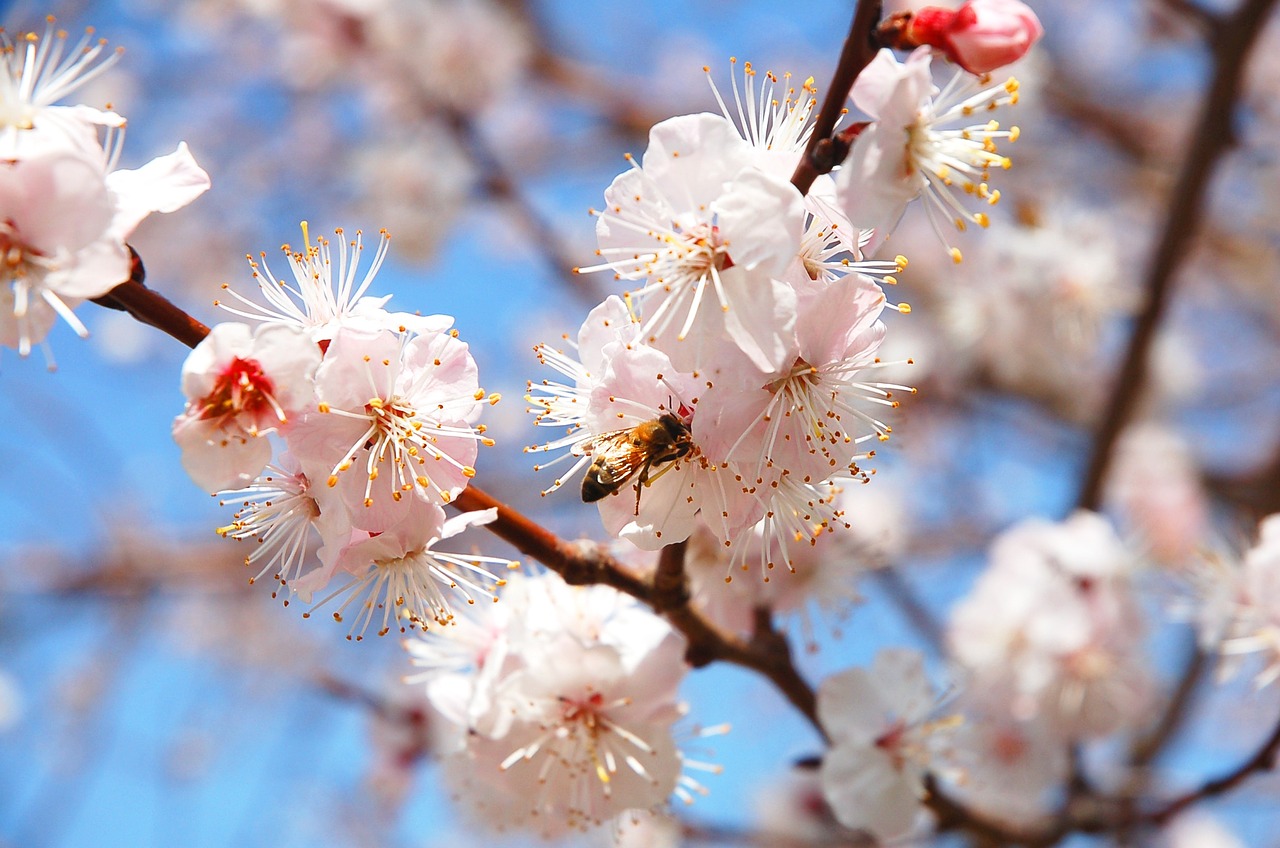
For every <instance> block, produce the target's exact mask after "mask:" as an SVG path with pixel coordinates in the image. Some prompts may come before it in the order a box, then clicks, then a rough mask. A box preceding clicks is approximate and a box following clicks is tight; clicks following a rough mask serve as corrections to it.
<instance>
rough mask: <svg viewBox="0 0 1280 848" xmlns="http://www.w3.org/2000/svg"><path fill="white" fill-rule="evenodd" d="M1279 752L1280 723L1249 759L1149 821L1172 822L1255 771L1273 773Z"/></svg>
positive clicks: (1151, 814)
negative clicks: (1180, 814)
mask: <svg viewBox="0 0 1280 848" xmlns="http://www.w3.org/2000/svg"><path fill="white" fill-rule="evenodd" d="M1278 753H1280V721H1278V722H1276V725H1275V727H1273V728H1272V729H1271V735H1270V736H1268V737H1267V739H1266V741H1264V742H1263V743H1262V746H1261V747H1260V748H1258V750H1257V751H1256V752H1255V753H1254V755H1253V756H1251V757H1250V758H1249V759H1247V760H1245V761H1244V762H1243V763H1241V764H1240V765H1238V766H1236V767H1235V768H1233V769H1232V770H1231V771H1229V772H1227V773H1226V774H1224V775H1222V776H1221V777H1217V778H1214V779H1213V780H1209V781H1206V782H1205V783H1204V784H1203V785H1201V786H1200V788H1199V789H1196V790H1193V791H1191V792H1188V793H1187V794H1186V795H1182V796H1180V797H1178V798H1175V799H1174V800H1172V801H1170V802H1169V803H1168V804H1166V805H1165V806H1164V807H1161V808H1160V809H1159V810H1156V811H1155V812H1154V813H1150V814H1149V815H1147V816H1146V817H1145V820H1146V821H1149V822H1151V823H1152V824H1156V825H1163V824H1166V823H1168V822H1169V821H1170V820H1171V819H1173V818H1174V817H1175V816H1176V815H1178V813H1180V812H1182V811H1183V810H1185V809H1186V808H1187V807H1190V806H1191V805H1193V804H1195V803H1197V802H1199V801H1203V800H1205V799H1206V798H1212V797H1214V796H1215V795H1221V794H1223V793H1224V792H1227V791H1229V790H1231V789H1234V788H1235V787H1237V786H1239V785H1240V784H1241V783H1243V782H1244V781H1245V779H1246V778H1248V777H1249V776H1250V775H1252V774H1254V773H1255V772H1260V771H1271V770H1272V769H1274V768H1275V767H1276V755H1277V754H1278Z"/></svg>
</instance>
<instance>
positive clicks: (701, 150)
mask: <svg viewBox="0 0 1280 848" xmlns="http://www.w3.org/2000/svg"><path fill="white" fill-rule="evenodd" d="M751 162H752V152H751V145H750V144H748V143H747V142H746V141H744V140H743V139H742V136H740V135H739V134H738V130H737V128H736V127H734V126H733V124H731V123H730V122H729V121H728V120H726V119H725V118H724V116H722V115H711V114H708V113H705V112H704V113H701V114H697V115H679V116H677V117H674V118H668V119H667V120H665V121H661V122H659V123H657V124H655V125H654V127H653V129H651V130H649V147H648V148H647V149H646V150H645V153H644V162H643V167H644V172H645V174H647V175H648V176H649V177H651V178H652V179H653V180H654V181H655V182H656V183H657V184H658V185H660V186H661V187H662V188H663V190H664V192H665V193H666V195H667V198H668V199H669V200H671V201H672V202H674V203H677V204H678V205H679V206H680V208H681V209H685V210H688V209H691V208H693V207H696V206H698V205H700V204H705V203H710V202H711V201H712V200H714V199H715V198H716V197H718V196H719V195H720V194H721V192H723V190H724V185H725V183H727V182H729V181H730V180H732V179H733V178H734V177H735V175H737V174H739V173H740V172H741V171H742V170H743V169H744V168H750V167H751ZM761 176H763V175H761ZM677 192H678V193H677Z"/></svg>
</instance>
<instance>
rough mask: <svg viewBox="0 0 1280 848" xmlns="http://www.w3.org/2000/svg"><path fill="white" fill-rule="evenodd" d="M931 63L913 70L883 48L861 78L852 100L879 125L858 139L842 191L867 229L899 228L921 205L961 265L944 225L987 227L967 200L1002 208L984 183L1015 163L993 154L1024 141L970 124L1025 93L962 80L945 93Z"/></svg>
mask: <svg viewBox="0 0 1280 848" xmlns="http://www.w3.org/2000/svg"><path fill="white" fill-rule="evenodd" d="M931 61H932V53H931V51H930V49H929V48H928V47H927V46H926V47H919V48H917V49H916V50H914V51H913V52H912V53H911V55H910V56H908V57H907V60H906V62H899V61H898V60H897V59H896V58H894V56H893V53H891V52H890V51H889V50H887V49H885V50H881V51H880V52H879V53H878V54H876V57H875V59H873V60H872V61H871V64H870V65H868V66H867V68H866V69H865V70H864V71H863V72H862V73H861V74H860V75H859V76H858V79H857V81H856V82H855V83H854V86H853V91H852V93H851V95H850V96H851V97H852V98H853V102H854V104H855V105H857V107H858V108H859V109H861V110H862V111H863V112H865V113H866V114H867V115H869V116H870V117H871V118H872V119H873V120H872V122H871V123H870V124H869V125H868V126H866V127H865V128H864V129H862V131H861V132H859V133H858V135H857V138H856V139H855V141H854V143H853V147H852V149H851V150H850V151H849V157H848V159H847V160H846V161H845V163H844V166H843V167H842V168H841V169H840V171H839V173H838V175H837V178H836V185H837V191H838V193H839V196H840V199H841V204H842V206H843V208H844V211H845V213H846V214H847V215H848V216H849V219H850V220H851V221H852V222H853V223H854V224H855V225H857V226H858V227H860V228H863V229H885V228H892V227H893V225H894V224H896V223H897V221H898V219H899V218H900V217H901V216H902V213H903V211H904V210H905V209H906V207H907V204H908V203H909V202H910V201H912V200H914V199H915V198H916V197H919V196H923V197H924V201H925V211H926V213H927V214H928V218H929V221H930V223H931V224H932V226H933V229H934V232H935V233H937V235H938V238H939V239H940V240H941V241H942V242H943V244H944V245H946V246H947V249H948V251H949V252H950V254H951V257H952V259H954V260H955V261H957V262H958V261H960V258H961V255H960V251H959V249H958V248H955V247H951V245H950V242H949V241H948V239H947V237H946V236H945V235H944V233H943V228H942V225H943V224H944V223H945V224H951V225H954V226H955V227H956V228H957V229H960V230H963V229H965V228H966V227H967V225H968V224H969V223H974V224H977V225H979V226H982V227H985V226H987V224H988V223H989V220H988V217H987V215H986V213H985V212H974V211H971V210H970V209H969V208H967V207H966V205H965V203H964V198H965V197H967V196H971V197H974V198H977V199H978V200H979V201H981V202H983V203H985V204H989V205H994V204H995V203H996V202H998V201H999V199H1000V192H999V191H994V190H992V189H991V188H990V187H989V186H988V184H987V180H988V178H989V172H990V169H991V168H992V167H997V168H1008V167H1010V166H1011V164H1012V163H1011V161H1010V160H1009V159H1008V157H1006V156H1003V155H1001V154H1000V153H998V152H997V151H996V140H997V139H1008V140H1009V141H1011V142H1012V141H1014V140H1016V139H1017V137H1018V129H1017V127H1013V128H1011V129H1008V130H1003V129H1000V125H999V123H998V122H997V121H994V120H990V121H987V122H985V123H968V122H969V121H971V120H972V118H973V116H974V115H975V114H976V113H979V112H990V111H993V110H995V109H997V108H999V107H1000V106H1004V105H1009V104H1013V103H1016V102H1017V100H1018V85H1017V81H1016V80H1013V79H1010V80H1009V81H1008V82H1006V83H1004V84H1002V85H996V86H990V87H987V88H983V87H982V85H984V83H983V82H982V81H981V80H978V79H976V78H974V77H972V76H970V75H969V74H966V73H956V74H955V75H954V76H952V78H951V79H950V80H949V81H948V82H947V84H946V85H945V86H944V87H943V88H942V90H941V91H939V90H938V89H937V87H936V86H935V85H934V84H933V77H932V76H931V74H930V64H931ZM962 121H963V122H965V125H964V126H959V127H957V126H954V125H955V124H958V123H960V122H962Z"/></svg>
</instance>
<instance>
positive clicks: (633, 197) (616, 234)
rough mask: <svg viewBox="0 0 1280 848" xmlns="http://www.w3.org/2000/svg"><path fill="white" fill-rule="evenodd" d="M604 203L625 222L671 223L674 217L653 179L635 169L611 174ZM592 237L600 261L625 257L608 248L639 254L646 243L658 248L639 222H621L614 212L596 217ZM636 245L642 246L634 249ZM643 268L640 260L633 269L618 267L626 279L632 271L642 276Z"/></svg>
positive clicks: (654, 240)
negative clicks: (630, 222) (594, 232)
mask: <svg viewBox="0 0 1280 848" xmlns="http://www.w3.org/2000/svg"><path fill="white" fill-rule="evenodd" d="M604 202H605V207H606V208H607V209H608V210H610V211H611V212H615V213H616V214H619V215H623V216H625V220H626V221H637V220H638V221H641V222H643V221H663V222H671V221H674V220H675V219H676V217H677V212H676V210H675V209H673V208H672V206H671V204H670V203H669V202H668V201H667V198H666V196H665V195H664V194H663V190H662V188H660V187H659V186H658V184H657V183H656V182H654V180H653V177H652V176H650V175H649V174H647V173H646V172H645V171H642V170H640V169H638V168H632V169H631V170H629V171H623V172H622V173H621V174H619V175H618V176H616V177H614V178H613V182H611V183H610V184H609V187H608V188H607V189H605V191H604ZM596 238H597V240H598V241H599V244H600V250H601V251H602V255H601V256H600V261H604V262H609V261H613V260H617V259H620V258H623V257H625V256H626V254H623V255H621V256H620V255H615V254H612V253H610V252H609V251H610V250H611V249H618V250H623V251H626V250H631V251H632V252H633V253H641V254H643V248H644V247H647V246H648V244H649V242H653V245H654V247H655V248H657V247H659V243H658V241H657V240H656V239H655V238H654V237H653V236H651V235H649V234H648V233H647V231H646V229H645V228H644V227H643V224H641V225H640V226H639V228H637V226H634V225H628V224H627V223H624V222H623V220H620V219H619V218H617V217H614V215H600V216H599V217H598V218H596ZM637 246H640V247H641V248H642V249H641V250H640V251H636V250H635V248H636V247H637ZM643 270H644V268H643V263H642V262H637V263H636V264H635V266H634V270H633V268H632V266H624V267H622V268H620V269H619V271H620V273H622V275H623V277H624V278H630V277H631V276H632V275H633V274H641V275H643Z"/></svg>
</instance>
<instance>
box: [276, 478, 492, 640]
mask: <svg viewBox="0 0 1280 848" xmlns="http://www.w3.org/2000/svg"><path fill="white" fill-rule="evenodd" d="M497 517H498V512H497V510H496V509H488V510H478V511H474V512H464V513H462V514H460V515H454V516H451V517H449V518H446V517H445V514H444V510H443V509H441V508H440V507H439V506H436V505H435V504H427V503H421V502H419V503H417V504H416V505H415V506H414V508H413V509H412V510H411V511H409V512H407V514H405V516H404V518H403V519H402V520H401V521H400V522H399V523H398V524H394V525H392V526H390V527H388V528H386V529H385V530H383V531H382V532H380V533H376V534H371V533H368V532H365V531H362V530H353V531H352V532H351V534H350V539H349V540H348V542H347V543H346V544H345V545H343V546H342V547H341V548H338V549H337V550H328V551H322V552H321V561H322V562H324V564H325V569H324V574H323V577H324V579H325V580H326V581H331V580H332V579H333V575H336V574H339V573H342V574H346V575H348V576H349V579H348V580H347V582H345V583H344V584H343V585H342V586H340V587H338V589H337V590H335V591H334V592H332V593H330V594H329V595H327V596H325V597H324V598H322V599H321V600H319V601H317V602H316V603H315V605H314V606H313V607H312V608H311V610H309V611H308V612H307V613H306V615H308V616H309V615H311V613H312V612H314V611H315V610H316V609H319V608H320V607H323V606H326V605H327V604H328V603H329V602H330V601H334V600H336V599H340V600H341V603H340V605H339V606H338V608H337V609H336V610H334V612H333V618H334V620H335V621H337V622H339V623H342V622H344V621H345V616H346V612H347V608H348V607H351V606H352V605H353V604H354V605H355V610H356V611H355V613H354V614H353V615H352V619H353V620H352V622H351V629H350V631H349V632H348V635H347V638H348V639H352V638H354V639H355V640H356V641H359V640H361V639H363V638H364V635H365V633H366V632H367V631H368V629H369V625H370V624H371V623H372V622H373V620H374V619H375V618H379V619H380V621H379V623H380V628H379V630H378V631H377V632H378V635H379V636H385V635H386V634H387V633H389V632H390V631H391V630H392V628H399V630H400V632H401V633H406V632H408V630H409V628H415V629H418V630H426V629H427V627H428V626H429V625H430V623H435V624H439V625H446V624H448V623H450V621H452V619H453V617H454V611H453V607H452V606H451V605H450V604H449V600H448V597H447V596H446V594H445V590H450V591H452V592H454V593H456V594H457V595H458V596H460V597H461V598H463V599H464V600H465V601H466V603H468V604H474V603H475V602H476V598H477V597H480V598H483V599H485V600H488V601H494V600H496V599H497V597H496V595H495V594H494V590H493V588H492V587H497V586H501V585H503V582H504V581H503V579H502V578H500V577H498V576H496V575H495V574H494V573H493V572H492V571H491V570H490V569H491V568H492V567H494V566H500V567H513V566H515V565H516V563H513V562H511V561H510V560H506V559H502V558H500V557H490V556H481V555H479V554H470V553H468V554H459V553H449V552H446V551H441V550H437V549H436V547H435V546H436V544H437V543H439V542H442V541H444V540H445V539H451V538H453V537H454V536H456V535H458V534H459V533H461V532H462V531H463V530H466V529H467V528H468V527H474V526H478V525H481V524H489V523H491V522H493V521H495V520H497ZM326 547H329V546H328V545H326ZM317 582H319V581H317ZM305 588H306V591H308V592H314V591H316V589H314V588H312V586H309V585H308V586H307V587H305ZM299 591H302V590H299ZM379 611H381V616H379V614H378V613H379Z"/></svg>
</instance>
